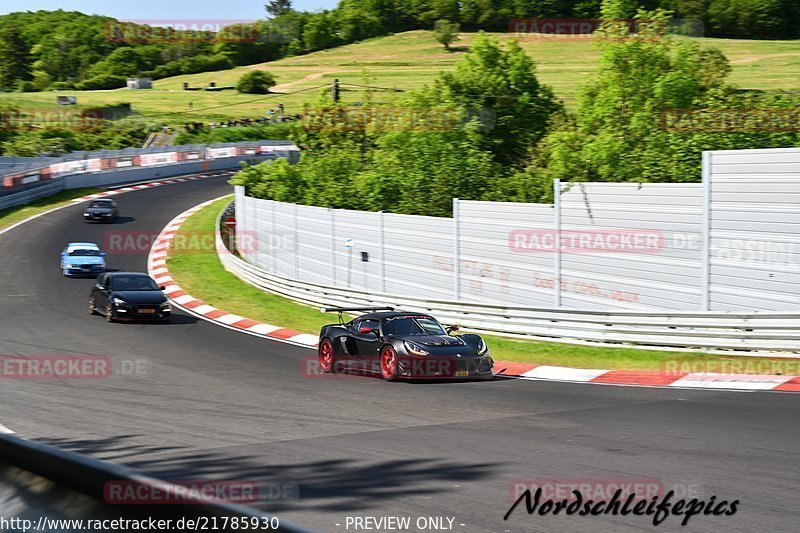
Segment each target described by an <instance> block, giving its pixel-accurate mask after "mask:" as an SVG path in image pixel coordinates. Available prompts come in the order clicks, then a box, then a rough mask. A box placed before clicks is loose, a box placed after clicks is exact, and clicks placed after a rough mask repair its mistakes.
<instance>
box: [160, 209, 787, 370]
mask: <svg viewBox="0 0 800 533" xmlns="http://www.w3.org/2000/svg"><path fill="white" fill-rule="evenodd" d="M229 202H230V197H226V198H223V199H220V200H218V201H216V202H214V203H212V204H210V205H208V206H207V207H205V208H203V209H201V210H200V211H198V212H197V213H195V214H194V215H192V216H191V217H189V218H188V219H186V221H185V222H184V223H183V224H182V225H181V228H180V230H179V231H178V233H177V235H176V241H179V240H180V237H181V236H183V237H184V242H189V241H191V240H192V238H193V237H196V236H197V235H208V234H213V232H214V224H215V222H216V219H217V216H218V215H219V212H220V211H221V210H222V209H223V208H224V207H225V206H226V205H227V204H228V203H229ZM207 240H208V239H205V241H207ZM167 267H168V269H169V273H170V276H172V278H173V279H174V280H175V283H177V284H178V285H179V286H180V287H181V288H182V289H183V290H184V291H186V293H187V294H191V295H192V296H193V297H194V298H197V299H199V300H203V301H204V302H206V303H207V304H209V305H212V306H214V307H217V308H219V309H223V310H225V311H227V312H229V313H234V314H236V315H239V316H243V317H246V318H250V319H253V320H258V321H260V322H264V323H267V324H274V325H276V326H281V327H284V328H291V329H294V330H297V331H300V332H303V333H310V334H317V333H318V332H319V329H320V327H321V326H322V325H324V324H329V323H331V322H332V321H334V319H333V316H332V315H325V314H322V313H320V312H319V310H318V309H316V308H314V307H310V306H306V305H301V304H298V303H296V302H293V301H291V300H288V299H286V298H283V297H280V296H277V295H274V294H270V293H267V292H264V291H262V290H261V289H258V288H256V287H253V286H252V285H249V284H248V283H245V282H244V281H242V280H241V279H239V278H238V277H236V276H235V275H233V274H231V273H230V272H228V271H227V270H225V268H224V267H223V266H222V263H221V262H220V260H219V258H218V257H217V254H216V253H214V250H213V247H209V248H208V249H204V250H197V249H188V248H187V249H182V250H173V251H170V253H169V255H168V257H167ZM484 338H485V339H486V342H487V343H488V344H489V346H490V349H491V353H492V356H493V357H494V358H495V359H496V360H498V361H513V362H521V363H533V364H545V365H557V366H567V367H577V368H603V369H627V370H665V371H680V370H681V368H687V367H686V366H682V365H685V364H688V365H692V366H691V368H692V369H702V368H703V367H704V366H708V368H710V369H712V370H710V371H714V370H713V369H720V370H719V371H724V369H726V368H731V367H733V368H735V366H733V365H734V364H735V363H743V364H747V363H750V362H752V363H761V362H764V363H767V365H764V366H763V367H761V366H759V365H751V366H753V368H751V366H747V367H742V368H747V369H748V371H750V372H752V373H772V372H771V371H770V370H769V369H770V368H787V367H789V368H797V366H794V367H793V366H792V365H793V364H794V362H792V361H791V360H786V359H770V358H752V357H742V356H727V355H716V354H705V353H695V352H684V351H680V352H675V351H658V350H644V349H637V348H625V347H609V346H585V345H575V344H567V343H560V342H544V341H532V340H524V339H512V338H507V337H499V336H495V335H484ZM795 362H796V361H795ZM676 364H677V365H678V366H675V365H676ZM773 364H774V365H778V366H777V367H775V366H773ZM698 371H702V370H698Z"/></svg>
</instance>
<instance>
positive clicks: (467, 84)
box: [233, 0, 800, 216]
mask: <svg viewBox="0 0 800 533" xmlns="http://www.w3.org/2000/svg"><path fill="white" fill-rule="evenodd" d="M602 14H603V17H604V20H607V21H608V22H606V23H603V24H602V25H601V27H600V29H599V30H598V31H597V32H596V33H597V35H598V37H599V38H598V39H597V46H599V48H600V61H599V65H598V67H597V70H596V72H595V73H594V75H592V76H590V77H589V79H588V81H587V82H586V83H585V84H584V85H583V86H582V87H581V89H580V92H579V96H578V101H577V108H576V110H575V111H574V112H569V111H567V110H565V108H564V106H563V105H562V103H561V102H560V101H559V100H557V99H556V98H555V96H554V94H553V91H552V90H551V89H550V87H548V86H547V85H545V84H542V83H541V82H539V79H538V76H537V66H536V63H535V61H534V60H533V59H531V57H530V56H529V55H526V54H525V52H524V51H523V50H522V49H521V47H520V46H519V44H518V43H517V42H516V41H511V42H509V43H508V44H507V45H506V46H503V45H501V43H500V42H499V41H498V40H497V39H496V38H494V37H492V36H490V35H486V34H479V35H478V36H477V37H476V38H475V39H474V41H473V44H472V47H471V50H470V52H469V53H468V54H466V55H465V56H464V57H463V59H462V60H461V61H460V62H459V63H458V64H457V65H456V67H455V69H454V70H453V71H452V72H443V73H441V74H440V75H439V76H438V78H436V80H435V81H434V82H433V84H431V85H427V86H425V87H424V88H421V89H418V90H415V91H411V92H410V93H409V94H408V95H407V96H405V97H404V99H403V101H402V102H401V104H400V106H398V108H395V109H393V110H392V111H391V112H390V111H385V110H384V111H382V110H381V109H380V108H377V109H376V110H375V111H374V112H372V113H371V114H370V112H369V111H364V110H363V109H355V110H353V109H349V108H343V107H342V106H340V105H337V104H336V103H335V102H331V101H330V100H327V98H328V95H327V93H322V94H321V96H320V100H319V102H318V109H323V110H324V112H322V113H321V114H322V115H325V116H326V117H330V120H329V121H328V122H327V123H326V122H325V121H324V120H323V121H319V122H315V121H311V122H310V123H303V124H297V125H295V127H294V128H293V129H292V134H291V138H293V139H294V140H295V141H296V142H297V143H298V144H300V145H301V146H303V147H305V148H306V150H305V152H304V154H303V156H302V158H301V160H300V162H299V163H298V164H296V165H294V166H290V165H288V164H287V163H286V162H282V161H277V162H274V163H262V164H260V165H257V166H253V167H249V168H245V169H244V170H243V171H242V172H241V173H239V174H238V175H237V176H235V177H234V179H233V183H235V184H239V185H245V186H247V187H248V191H249V194H251V195H253V196H256V197H259V198H268V199H275V200H279V201H284V202H296V203H300V204H307V205H317V206H322V207H336V208H346V209H358V210H366V211H379V210H384V211H391V212H398V213H409V214H416V215H432V216H447V215H449V214H450V210H451V198H452V197H453V196H458V197H460V198H463V199H469V200H496V201H520V202H548V201H551V200H552V182H553V179H556V178H558V179H561V180H562V181H611V182H625V181H634V182H694V181H699V180H700V177H701V152H702V151H703V150H714V149H743V148H763V147H787V146H797V145H798V144H800V134H799V133H798V128H797V127H796V124H795V127H794V128H792V127H789V128H786V127H784V126H785V125H781V123H779V122H775V121H767V122H752V121H751V122H749V123H742V122H741V121H738V122H731V121H726V119H727V117H729V116H738V117H745V118H747V117H753V116H759V115H765V116H767V117H768V118H769V117H772V118H776V117H777V118H781V117H783V116H784V115H786V116H790V115H791V114H792V113H793V112H794V113H795V115H794V116H795V117H796V110H797V109H798V108H799V107H800V105H798V104H800V95H797V94H795V95H783V94H772V95H770V94H760V93H755V94H754V93H752V92H747V91H741V90H739V89H737V88H736V87H735V86H733V85H731V84H730V83H729V82H728V76H729V74H730V71H731V67H730V64H729V62H728V60H727V59H726V58H725V56H724V55H723V54H722V53H721V52H720V51H719V50H717V49H714V48H707V47H704V46H702V45H701V44H699V43H698V42H697V41H693V40H689V39H684V38H676V37H673V36H670V35H668V34H665V32H664V27H665V26H666V25H667V23H668V20H669V15H668V13H666V12H663V11H654V12H645V11H638V12H637V13H636V14H634V15H632V14H631V13H630V12H628V11H627V8H626V5H625V3H624V2H620V1H617V0H606V1H605V2H604V3H603V7H602ZM630 16H635V17H637V19H638V20H639V21H640V22H639V24H638V25H637V28H636V32H635V33H634V32H633V31H632V29H631V27H630V26H629V24H627V23H624V22H619V21H620V20H625V19H626V18H627V17H630ZM365 101H366V106H367V109H368V108H369V95H366V96H365ZM698 109H699V110H703V113H705V115H704V116H705V117H710V118H712V119H720V118H721V119H722V120H717V121H716V122H715V123H714V125H715V127H709V126H708V122H706V121H697V122H693V121H692V120H691V119H690V120H689V121H686V120H684V119H683V118H681V122H676V120H675V117H684V116H685V115H686V114H687V113H682V112H681V111H680V110H685V111H686V110H688V111H690V112H689V113H688V115H689V116H690V117H691V116H693V115H692V112H691V110H698ZM320 124H321V125H320ZM720 126H722V127H721V128H720Z"/></svg>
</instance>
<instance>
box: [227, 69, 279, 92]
mask: <svg viewBox="0 0 800 533" xmlns="http://www.w3.org/2000/svg"><path fill="white" fill-rule="evenodd" d="M274 85H275V76H273V75H272V74H270V73H269V72H264V71H263V70H254V71H252V72H248V73H247V74H245V75H244V76H242V77H241V78H239V82H238V83H237V84H236V90H237V91H239V92H240V93H247V94H267V93H269V89H270V87H272V86H274Z"/></svg>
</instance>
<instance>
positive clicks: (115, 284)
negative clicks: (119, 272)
mask: <svg viewBox="0 0 800 533" xmlns="http://www.w3.org/2000/svg"><path fill="white" fill-rule="evenodd" d="M111 289H112V290H115V291H157V290H158V285H156V282H155V281H153V280H152V279H150V278H149V277H148V276H114V277H112V278H111Z"/></svg>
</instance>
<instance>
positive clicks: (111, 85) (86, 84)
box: [75, 74, 126, 91]
mask: <svg viewBox="0 0 800 533" xmlns="http://www.w3.org/2000/svg"><path fill="white" fill-rule="evenodd" d="M125 85H126V80H125V76H114V75H113V74H101V75H100V76H95V77H94V78H89V79H88V80H86V81H82V82H80V83H78V84H77V85H75V88H76V89H78V90H79V91H97V90H100V89H119V88H120V87H125Z"/></svg>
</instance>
